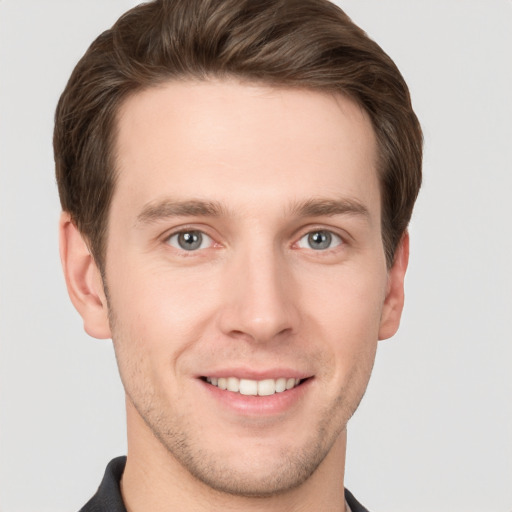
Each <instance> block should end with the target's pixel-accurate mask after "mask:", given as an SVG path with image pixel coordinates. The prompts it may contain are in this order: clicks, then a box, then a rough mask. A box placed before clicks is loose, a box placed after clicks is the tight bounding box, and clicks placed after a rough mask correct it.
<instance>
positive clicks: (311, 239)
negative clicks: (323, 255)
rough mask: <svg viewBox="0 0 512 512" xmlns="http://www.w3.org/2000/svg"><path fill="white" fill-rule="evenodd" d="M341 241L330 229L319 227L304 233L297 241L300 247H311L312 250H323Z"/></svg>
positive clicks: (339, 243) (335, 245)
mask: <svg viewBox="0 0 512 512" xmlns="http://www.w3.org/2000/svg"><path fill="white" fill-rule="evenodd" d="M342 243H343V240H342V239H341V237H339V236H338V235H336V234H334V233H333V232H332V231H326V230H323V229H320V230H318V231H311V232H310V233H308V234H306V235H304V236H303V237H302V238H301V239H300V240H299V241H298V243H297V245H298V246H299V247H300V248H301V249H313V250H314V251H325V250H326V249H332V248H334V247H337V246H339V245H341V244H342Z"/></svg>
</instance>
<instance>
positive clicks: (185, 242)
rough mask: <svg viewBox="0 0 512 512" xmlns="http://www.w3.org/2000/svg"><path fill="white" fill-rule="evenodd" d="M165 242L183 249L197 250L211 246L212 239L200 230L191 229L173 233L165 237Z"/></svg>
mask: <svg viewBox="0 0 512 512" xmlns="http://www.w3.org/2000/svg"><path fill="white" fill-rule="evenodd" d="M167 243H168V244H169V245H171V246H172V247H174V248H176V249H180V250H183V251H197V250H198V249H206V248H208V247H211V245H212V243H213V240H212V239H211V238H210V237H209V236H208V235H206V234H204V233H203V232H202V231H197V230H193V229H191V230H188V231H180V232H178V233H174V234H173V235H171V236H170V237H169V238H168V239H167Z"/></svg>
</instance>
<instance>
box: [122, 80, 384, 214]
mask: <svg viewBox="0 0 512 512" xmlns="http://www.w3.org/2000/svg"><path fill="white" fill-rule="evenodd" d="M116 154H117V171H118V181H117V185H116V192H115V194H114V200H113V203H114V204H115V203H116V201H122V202H128V203H129V204H130V205H131V206H132V207H134V206H135V207H136V206H141V207H142V205H144V204H147V203H148V202H151V201H155V200H158V199H159V198H160V197H159V196H161V197H165V196H166V195H167V196H169V197H178V198H186V199H189V198H199V199H207V200H210V199H214V200H216V201H220V202H227V203H230V204H231V205H232V206H233V207H235V208H236V207H237V206H240V207H249V206H250V204H249V203H250V202H249V203H248V201H247V199H248V197H249V196H250V197H259V198H260V199H261V201H260V202H259V203H257V202H255V206H256V205H257V204H260V205H261V204H263V203H265V201H268V202H269V203H272V204H284V203H286V202H289V201H290V200H293V201H304V200H307V199H309V198H310V197H313V196H316V197H322V198H324V197H325V198H333V199H337V196H340V195H342V196H347V197H353V198H355V199H357V200H358V201H359V202H363V203H365V204H366V205H367V206H368V207H369V208H368V209H373V208H376V209H377V210H378V209H379V204H380V198H379V193H378V188H379V187H378V180H377V173H376V160H377V158H376V142H375V135H374V132H373V129H372V126H371V122H370V120H369V118H368V116H367V114H366V113H365V112H364V111H363V110H362V109H361V108H360V107H359V106H358V105H357V104H355V103H354V102H353V101H351V100H350V99H348V98H347V97H345V96H342V95H334V94H328V93H321V92H316V91H311V90H303V89H285V88H275V87H269V86H262V85H255V84H244V83H240V82H237V81H234V80H229V81H228V80H216V81H213V80H212V81H201V82H198V81H187V82H184V81H180V82H177V81H176V82H174V81H173V82H169V83H166V84H164V85H161V86H158V87H154V88H150V89H148V90H145V91H142V92H139V93H137V94H134V95H133V96H131V97H129V98H128V99H127V100H126V101H125V103H124V104H123V105H122V107H121V109H120V111H119V115H118V137H117V147H116ZM237 201H238V203H237Z"/></svg>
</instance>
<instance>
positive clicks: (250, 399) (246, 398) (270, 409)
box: [199, 378, 313, 416]
mask: <svg viewBox="0 0 512 512" xmlns="http://www.w3.org/2000/svg"><path fill="white" fill-rule="evenodd" d="M312 380H313V379H312V378H309V379H307V380H305V381H303V382H302V383H301V384H299V385H298V386H296V387H294V388H292V389H288V390H286V391H283V392H281V393H274V394H273V395H269V396H253V395H242V394H241V393H235V392H233V391H227V390H223V389H220V388H218V387H217V386H213V385H212V384H209V383H208V382H205V381H203V380H200V381H199V382H200V383H201V384H202V385H203V387H204V389H205V391H206V392H208V393H210V395H211V396H212V397H213V398H214V399H215V400H217V401H219V402H220V403H221V405H222V406H223V407H226V408H228V409H229V410H231V411H234V412H236V413H239V414H243V415H245V416H272V415H276V414H282V413H284V412H287V411H288V410H290V409H292V408H293V407H295V406H297V405H298V404H299V403H300V402H301V400H302V399H303V398H304V395H305V393H306V392H307V390H308V388H309V386H310V385H311V381H312Z"/></svg>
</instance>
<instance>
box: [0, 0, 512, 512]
mask: <svg viewBox="0 0 512 512" xmlns="http://www.w3.org/2000/svg"><path fill="white" fill-rule="evenodd" d="M135 3H136V2H135V1H129V0H109V1H108V2H106V1H104V0H61V1H57V0H53V1H44V2H42V1H40V0H32V1H29V0H1V1H0V173H1V178H0V511H1V512H33V511H35V510H37V511H39V512H61V511H62V512H64V511H71V510H78V509H79V508H80V506H81V505H83V504H84V503H85V501H86V500H87V499H88V497H89V496H90V495H91V494H92V493H93V492H94V490H95V489H96V487H97V485H98V484H99V481H100V478H101V476H102V474H103V470H104V466H105V464H106V462H107V461H108V460H109V459H110V458H112V457H114V456H116V455H118V454H122V453H124V452H125V449H126V447H125V439H124V436H125V426H124V404H123V392H122V388H121V385H120V383H119V379H118V376H117V369H116V365H115V360H114V356H113V352H112V348H111V344H110V342H109V341H97V340H93V339H91V338H88V337H87V336H86V335H85V334H84V333H83V332H82V327H81V321H80V318H79V316H78V314H77V313H76V312H75V311H74V310H73V308H72V306H71V304H70V302H69V300H68V298H67V294H66V291H65V286H64V281H63V278H62V276H61V271H60V264H59V257H58V249H57V220H58V215H59V204H58V199H57V192H56V186H55V183H54V177H53V157H52V149H51V132H52V117H53V111H54V108H55V105H56V102H57V99H58V96H59V94H60V92H61V91H62V89H63V87H64V84H65V82H66V80H67V78H68V76H69V74H70V72H71V70H72V67H73V66H74V64H75V63H76V61H77V60H78V58H79V57H80V56H81V55H82V53H83V52H84V51H85V49H86V47H87V46H88V44H89V43H90V42H91V41H92V39H93V38H94V37H95V36H96V35H97V34H99V32H100V31H102V30H103V29H105V28H107V27H108V26H110V25H111V24H112V23H113V22H114V21H115V19H116V18H117V17H118V15H119V14H121V13H122V12H123V11H124V10H126V9H127V8H129V7H131V6H133V5H134V4H135ZM338 3H339V4H340V5H341V6H342V7H344V8H345V9H346V11H347V13H348V14H349V15H350V16H351V17H352V18H353V19H354V21H356V22H357V23H359V24H360V25H361V26H362V27H363V28H364V29H365V30H366V31H367V32H368V33H369V34H370V36H372V37H373V38H374V39H376V40H377V41H378V42H379V43H380V44H381V46H382V47H383V48H384V49H385V50H386V51H387V52H388V53H389V54H390V55H391V56H392V57H393V58H394V59H395V61H396V62H397V64H398V66H399V67H400V69H401V70H402V72H403V74H404V76H405V78H406V80H407V81H408V83H409V85H410V88H411V91H412V95H413V100H414V105H415V108H416V110H417V113H418V115H419V117H420V119H421V121H422V124H423V127H424V131H425V139H426V146H425V149H426V153H425V182H424V187H423V190H422V193H421V196H420V199H419V201H418V205H417V208H416V212H415V215H414V219H413V222H412V225H411V237H412V251H411V265H410V270H409V273H408V278H407V283H406V287H407V290H406V291H407V304H406V308H405V313H404V319H403V322H402V326H401V329H400V331H399V333H398V335H397V336H395V338H394V339H392V340H389V341H385V342H382V343H381V345H380V348H379V352H378V356H377V361H376V365H375V370H374V375H373V378H372V381H371V383H370V387H369V389H368V392H367V395H366V397H365V399H364V400H363V403H362V405H361V407H360V410H359V411H358V412H357V413H356V416H355V417H354V418H353V420H352V421H351V423H350V424H349V448H348V459H347V471H346V485H347V487H349V488H350V489H351V490H352V491H353V492H354V493H355V494H356V496H358V497H359V499H361V501H363V503H365V505H366V506H367V507H368V508H369V509H370V510H372V511H375V512H402V511H403V512H406V511H407V512H410V511H415V512H423V511H425V512H427V511H429V512H431V511H434V510H435V511H436V512H457V511H461V512H462V511H464V512H471V511H475V512H476V511H480V510H486V511H507V512H510V511H512V372H511V367H512V334H511V319H512V271H511V269H510V263H511V259H512V229H511V226H510V223H511V220H512V201H511V192H512V129H511V122H512V121H511V120H512V100H511V92H512V2H511V1H510V0H466V1H460V0H442V1H441V0H428V1H427V0H421V1H414V2H412V1H410V0H402V1H399V0H346V1H341V0H340V1H339V2H338Z"/></svg>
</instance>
